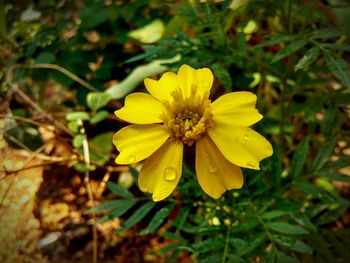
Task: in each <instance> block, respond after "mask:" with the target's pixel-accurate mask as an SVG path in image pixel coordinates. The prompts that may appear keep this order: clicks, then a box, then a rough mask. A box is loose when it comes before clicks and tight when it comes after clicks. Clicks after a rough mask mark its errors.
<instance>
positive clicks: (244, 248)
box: [230, 233, 266, 256]
mask: <svg viewBox="0 0 350 263" xmlns="http://www.w3.org/2000/svg"><path fill="white" fill-rule="evenodd" d="M265 237H266V234H265V233H259V234H257V235H255V236H254V237H253V238H251V239H250V240H248V241H246V240H243V239H239V238H231V239H230V243H231V244H232V245H233V246H234V248H235V249H236V253H235V254H237V255H238V256H244V255H246V254H248V253H249V252H251V251H253V250H254V249H256V248H257V247H258V246H260V245H262V244H263V243H264V242H265Z"/></svg>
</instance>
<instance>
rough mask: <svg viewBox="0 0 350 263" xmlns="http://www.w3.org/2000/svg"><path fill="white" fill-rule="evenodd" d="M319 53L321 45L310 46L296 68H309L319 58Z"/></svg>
mask: <svg viewBox="0 0 350 263" xmlns="http://www.w3.org/2000/svg"><path fill="white" fill-rule="evenodd" d="M319 55H320V48H319V47H313V48H310V49H309V50H308V51H307V52H306V54H305V55H304V56H303V57H302V59H300V60H299V62H298V63H297V64H296V65H295V67H294V70H295V71H297V70H299V69H303V68H307V67H308V66H310V65H311V64H312V63H313V62H314V61H315V60H316V59H317V58H318V56H319Z"/></svg>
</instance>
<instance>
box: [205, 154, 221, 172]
mask: <svg viewBox="0 0 350 263" xmlns="http://www.w3.org/2000/svg"><path fill="white" fill-rule="evenodd" d="M205 155H206V157H207V159H208V164H209V169H208V170H209V172H210V173H215V172H216V171H217V170H218V168H217V167H216V165H215V162H214V160H213V157H212V156H211V154H210V153H208V152H206V153H205Z"/></svg>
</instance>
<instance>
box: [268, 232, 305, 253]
mask: <svg viewBox="0 0 350 263" xmlns="http://www.w3.org/2000/svg"><path fill="white" fill-rule="evenodd" d="M272 240H273V241H274V242H276V243H277V244H279V245H281V246H282V247H284V248H287V249H289V250H292V251H296V252H299V253H304V254H311V253H312V248H311V247H310V246H308V245H307V244H305V243H304V242H301V241H300V240H297V239H295V238H294V237H289V236H279V235H273V236H272Z"/></svg>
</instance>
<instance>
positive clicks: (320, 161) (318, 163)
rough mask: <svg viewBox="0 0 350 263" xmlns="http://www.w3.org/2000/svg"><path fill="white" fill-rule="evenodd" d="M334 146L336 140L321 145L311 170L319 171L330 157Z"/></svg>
mask: <svg viewBox="0 0 350 263" xmlns="http://www.w3.org/2000/svg"><path fill="white" fill-rule="evenodd" d="M335 144H336V138H333V139H332V140H330V141H328V142H325V143H323V144H322V147H321V148H320V149H318V153H317V155H316V158H315V161H314V163H313V169H314V170H319V169H321V168H322V167H323V165H324V164H325V163H326V162H327V161H328V159H329V157H330V156H331V155H332V153H333V151H334V148H335Z"/></svg>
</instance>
